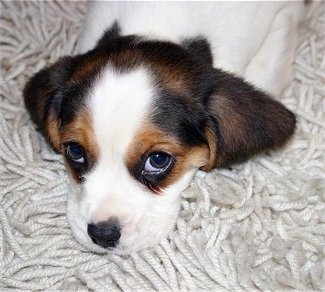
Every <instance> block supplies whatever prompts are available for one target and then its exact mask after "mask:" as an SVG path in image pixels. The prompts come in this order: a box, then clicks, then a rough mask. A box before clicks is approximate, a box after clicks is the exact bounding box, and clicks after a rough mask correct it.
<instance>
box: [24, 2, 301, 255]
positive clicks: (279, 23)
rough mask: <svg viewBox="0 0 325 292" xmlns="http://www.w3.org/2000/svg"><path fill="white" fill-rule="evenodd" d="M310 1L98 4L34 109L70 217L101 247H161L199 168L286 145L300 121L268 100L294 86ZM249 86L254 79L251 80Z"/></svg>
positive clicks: (43, 74)
mask: <svg viewBox="0 0 325 292" xmlns="http://www.w3.org/2000/svg"><path fill="white" fill-rule="evenodd" d="M303 6H304V5H303V3H300V2H271V3H270V2H243V3H241V2H236V3H234V2H200V3H197V2H144V3H142V2H104V1H103V2H94V3H92V4H91V5H90V7H89V11H88V14H87V17H86V21H85V27H84V31H83V33H82V36H81V38H80V43H79V48H80V49H79V50H80V54H78V55H75V56H66V57H63V58H62V59H60V60H58V61H57V62H56V63H55V64H53V65H52V66H49V67H47V68H44V69H43V70H41V71H40V72H39V73H37V74H36V75H35V76H34V77H32V78H31V80H30V81H29V82H28V84H27V85H26V87H25V89H24V100H25V104H26V107H27V109H28V111H29V112H30V115H31V118H32V120H33V121H34V123H35V124H36V125H37V126H38V129H39V130H40V131H41V133H42V134H43V135H44V136H45V138H46V139H47V140H48V142H49V143H50V145H51V146H52V147H53V149H54V150H56V151H57V152H59V153H62V155H63V156H64V157H65V162H66V166H67V169H68V172H69V174H70V176H71V189H70V193H69V197H68V219H69V222H70V224H71V228H72V231H73V233H74V235H75V237H76V238H77V239H78V240H79V241H80V242H81V243H82V244H83V245H85V246H86V247H87V248H89V249H90V250H92V251H95V252H114V253H117V254H122V255H123V254H129V253H131V252H134V251H137V250H140V249H143V248H146V247H150V246H154V245H155V244H157V243H159V241H160V240H161V239H162V238H164V237H165V236H166V235H167V233H168V232H169V231H170V230H171V228H172V227H173V225H174V223H175V220H176V217H177V214H178V212H179V208H180V193H181V191H183V190H184V189H185V188H186V187H187V186H188V184H189V183H190V181H191V179H192V178H193V175H194V174H195V173H196V172H197V171H198V170H199V169H201V170H203V171H209V170H212V169H214V168H216V167H228V166H230V165H232V164H234V163H239V162H243V161H245V160H246V159H248V158H249V157H251V156H252V155H255V154H257V153H260V152H262V151H265V150H268V149H273V148H278V147H280V146H282V145H284V144H285V143H286V141H287V140H288V139H289V137H290V136H291V135H292V134H293V132H294V128H295V117H294V115H293V114H292V113H291V112H290V111H289V110H287V109H286V108H285V107H284V106H283V105H281V104H280V103H279V102H277V101H275V100H274V99H273V98H272V97H271V96H270V94H275V95H278V94H279V93H280V92H281V91H282V90H283V88H284V87H285V86H286V85H287V83H288V82H289V81H290V78H291V63H292V60H293V56H294V49H295V44H296V34H297V32H296V31H297V24H298V22H299V20H300V19H301V17H302V14H303V9H304V7H303ZM245 80H246V81H245Z"/></svg>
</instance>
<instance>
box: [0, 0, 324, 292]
mask: <svg viewBox="0 0 325 292" xmlns="http://www.w3.org/2000/svg"><path fill="white" fill-rule="evenodd" d="M312 5H314V9H312V10H311V12H310V13H309V15H308V20H307V21H306V22H305V24H304V25H303V26H302V28H301V30H300V40H299V45H298V47H297V54H296V58H295V63H294V66H295V78H294V80H293V82H292V83H291V84H290V86H289V88H287V89H286V90H285V92H284V93H283V94H282V96H281V97H279V99H280V100H281V101H282V102H283V103H284V104H285V105H286V106H287V107H288V108H290V109H291V110H292V111H293V112H294V113H295V114H296V115H297V119H298V126H297V131H296V133H295V136H294V138H293V139H292V141H291V142H290V143H289V144H288V145H287V147H285V148H284V149H283V150H282V151H276V152H275V151H274V152H270V153H267V154H263V155H260V156H258V157H255V158H254V159H252V160H250V161H248V162H247V163H244V164H241V165H238V166H235V167H233V168H232V169H223V170H215V171H213V172H210V173H208V174H207V173H203V172H200V173H198V175H197V176H196V177H195V179H194V180H193V182H192V184H191V185H190V187H189V188H188V189H187V190H186V191H185V192H184V193H183V201H182V210H181V212H180V215H179V218H178V220H177V224H176V227H175V230H174V231H173V232H171V233H170V235H169V237H168V239H166V240H164V241H163V242H162V243H161V244H160V245H159V246H158V247H156V248H153V249H150V250H146V251H142V252H139V253H136V254H132V255H130V256H128V257H119V256H115V255H109V254H108V255H98V254H94V253H90V252H88V251H87V250H85V249H84V248H83V247H82V246H80V245H79V244H78V243H77V242H76V241H75V240H74V238H73V236H72V234H71V232H70V229H69V225H68V223H67V221H66V215H65V211H66V197H67V181H68V180H67V174H66V172H65V169H64V166H63V160H62V158H61V157H60V156H58V155H56V154H55V153H53V152H52V151H51V149H50V148H49V147H48V146H47V145H46V143H45V142H44V140H43V138H42V137H41V136H40V135H39V134H38V133H37V132H36V131H35V129H34V127H33V125H32V123H31V121H30V119H29V116H28V114H27V113H26V110H25V109H24V106H23V102H22V94H21V91H22V88H23V86H24V84H25V82H26V81H27V80H28V78H29V77H30V76H31V75H32V74H34V73H35V72H36V71H38V70H39V69H41V68H42V67H43V66H44V65H46V64H50V63H52V62H54V61H55V60H56V59H57V58H58V57H60V56H63V55H65V54H69V53H72V52H73V51H74V50H75V45H76V40H77V38H78V35H79V32H80V29H81V25H82V19H83V17H84V12H85V8H86V3H85V2H64V3H62V2H55V1H48V2H41V1H40V2H38V1H37V2H36V1H26V2H24V1H19V2H11V1H1V2H0V11H1V19H0V45H1V47H0V56H1V79H0V202H1V203H0V275H1V276H0V290H2V289H4V288H13V289H19V290H20V289H24V290H44V289H45V290H49V289H57V290H89V289H91V290H95V291H101V290H103V291H104V290H105V291H120V290H125V291H131V290H132V291H133V290H141V291H143V290H166V291H169V290H172V291H177V290H193V291H197V290H248V291H254V290H255V291H258V290H287V289H289V290H291V289H296V290H303V291H306V290H324V289H325V268H324V266H325V257H324V254H325V246H324V243H325V6H324V3H314V4H312Z"/></svg>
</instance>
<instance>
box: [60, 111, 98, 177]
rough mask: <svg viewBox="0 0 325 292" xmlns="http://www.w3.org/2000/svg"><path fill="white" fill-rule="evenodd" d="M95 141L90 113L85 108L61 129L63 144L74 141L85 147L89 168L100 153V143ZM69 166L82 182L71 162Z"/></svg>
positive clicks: (73, 174)
mask: <svg viewBox="0 0 325 292" xmlns="http://www.w3.org/2000/svg"><path fill="white" fill-rule="evenodd" d="M95 141H96V140H95V137H94V131H93V128H92V123H91V120H90V114H89V113H88V111H87V110H85V109H84V110H82V111H80V113H79V114H78V115H77V116H76V118H75V119H74V120H73V121H72V122H71V123H69V124H67V125H66V126H64V127H63V128H62V129H61V131H60V142H61V145H64V144H66V143H70V142H74V143H78V144H79V145H81V146H82V147H83V149H84V151H85V153H86V156H87V157H86V159H87V168H88V169H90V168H91V167H92V166H93V165H94V163H95V162H96V160H97V158H98V155H99V149H98V145H97V144H96V142H95ZM64 150H65V149H63V147H62V151H64ZM62 154H64V153H62ZM67 166H68V169H69V171H70V174H72V177H73V178H74V179H75V180H76V181H77V182H80V177H79V176H78V174H77V173H76V172H75V171H74V169H73V168H72V167H71V166H70V165H69V164H67Z"/></svg>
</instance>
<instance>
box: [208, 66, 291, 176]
mask: <svg viewBox="0 0 325 292" xmlns="http://www.w3.org/2000/svg"><path fill="white" fill-rule="evenodd" d="M279 78H281V76H279ZM211 81H212V83H213V85H212V86H211V84H210V85H209V86H210V89H209V90H207V92H208V94H207V96H206V97H205V100H204V104H205V108H206V112H207V116H208V122H207V127H206V133H205V135H206V140H207V142H208V145H209V148H210V159H209V162H208V164H207V165H206V166H205V167H203V170H206V171H208V170H211V169H213V168H215V167H228V166H230V165H231V164H233V163H238V162H242V161H245V160H246V159H248V158H249V157H251V156H253V155H255V154H257V153H260V152H262V151H265V150H268V149H272V148H277V147H280V146H282V145H284V144H285V143H286V142H287V140H288V139H289V138H290V136H291V135H292V134H293V132H294V129H295V122H296V119H295V116H294V114H293V113H291V112H290V111H289V110H287V109H286V108H285V107H284V106H283V105H282V104H280V103H279V102H277V101H276V100H274V99H273V98H272V97H270V96H269V95H268V94H266V93H264V92H263V91H261V90H258V89H256V88H254V87H253V86H252V85H250V84H248V83H247V82H245V81H244V80H243V79H242V78H239V77H236V76H234V75H232V74H229V73H226V72H223V71H221V70H217V69H213V73H212V79H210V83H211Z"/></svg>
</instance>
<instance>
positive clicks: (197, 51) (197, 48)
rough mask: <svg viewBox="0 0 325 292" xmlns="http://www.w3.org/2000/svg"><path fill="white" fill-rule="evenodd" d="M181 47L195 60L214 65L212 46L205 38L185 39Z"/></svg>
mask: <svg viewBox="0 0 325 292" xmlns="http://www.w3.org/2000/svg"><path fill="white" fill-rule="evenodd" d="M181 46H182V47H183V48H184V49H185V50H187V51H188V52H189V53H190V55H191V57H192V58H193V60H195V61H198V62H202V63H205V64H207V65H212V62H213V57H212V53H211V48H210V44H209V42H208V41H207V40H206V39H205V38H204V37H202V36H198V37H196V38H191V39H185V40H184V41H182V43H181Z"/></svg>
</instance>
